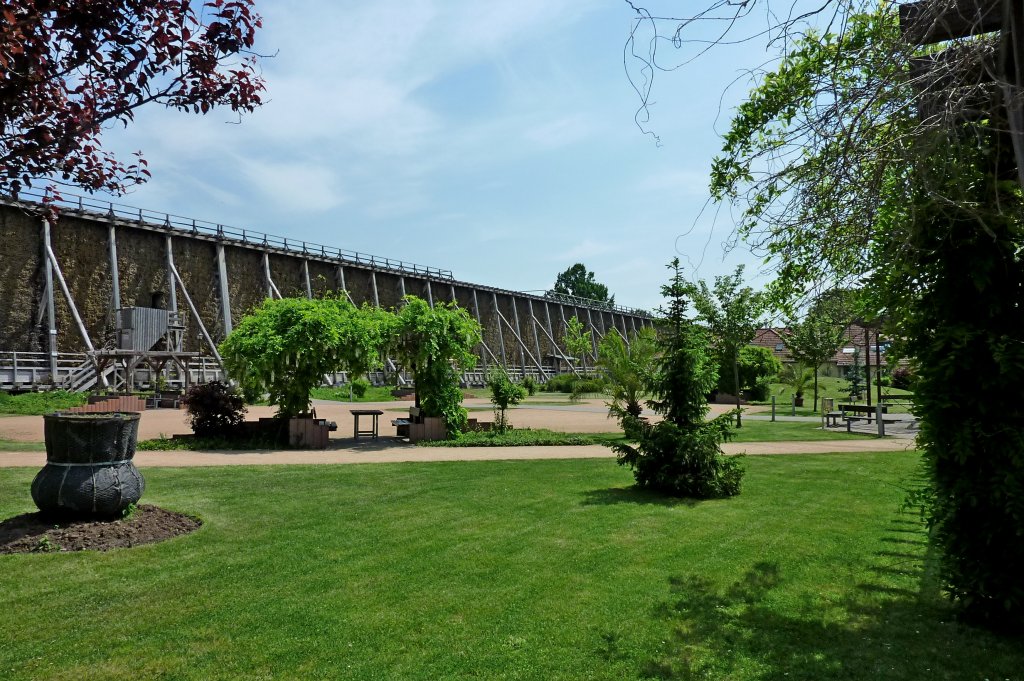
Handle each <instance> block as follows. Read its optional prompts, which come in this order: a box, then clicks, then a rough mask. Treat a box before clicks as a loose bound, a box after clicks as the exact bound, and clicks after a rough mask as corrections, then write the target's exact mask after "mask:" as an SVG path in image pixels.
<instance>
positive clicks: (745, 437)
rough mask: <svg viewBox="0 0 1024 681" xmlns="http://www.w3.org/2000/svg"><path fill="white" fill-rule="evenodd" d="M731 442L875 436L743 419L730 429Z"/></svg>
mask: <svg viewBox="0 0 1024 681" xmlns="http://www.w3.org/2000/svg"><path fill="white" fill-rule="evenodd" d="M732 434H733V438H732V441H733V442H785V441H806V440H863V439H865V438H872V437H877V436H874V435H865V434H862V433H847V432H846V431H832V430H822V429H821V424H820V423H816V422H800V421H774V422H773V421H761V420H756V421H755V420H753V419H743V427H742V428H733V429H732Z"/></svg>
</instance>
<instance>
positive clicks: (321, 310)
mask: <svg viewBox="0 0 1024 681" xmlns="http://www.w3.org/2000/svg"><path fill="white" fill-rule="evenodd" d="M376 338H377V331H376V329H375V328H373V327H372V325H367V324H366V323H365V318H364V317H363V314H362V311H361V310H360V309H359V308H357V307H355V306H354V305H352V303H350V302H348V301H347V300H344V299H341V298H324V299H314V300H309V299H306V298H283V299H280V300H274V299H267V300H264V301H263V303H262V304H261V305H260V306H259V307H257V308H256V309H255V310H254V311H253V313H252V314H249V315H246V316H245V317H244V318H243V319H242V321H241V322H240V323H239V324H238V326H236V327H235V329H234V330H233V331H232V332H231V333H230V334H229V335H228V337H227V338H225V339H224V342H223V343H221V344H220V353H221V357H222V358H223V359H224V368H225V369H226V370H227V373H228V376H230V377H231V378H232V379H233V380H235V381H237V382H238V384H239V386H240V387H241V389H242V393H243V395H244V396H245V398H246V401H248V402H253V401H256V400H258V399H259V398H260V397H262V396H263V395H264V394H267V395H268V396H269V400H270V404H273V405H277V407H278V416H280V417H282V418H292V417H296V416H300V415H302V414H306V413H308V412H309V406H310V395H311V394H312V391H313V389H314V388H316V387H319V386H320V385H321V384H322V383H323V380H324V376H326V375H327V374H330V373H334V372H336V371H342V370H345V369H348V368H349V365H348V362H349V361H351V358H353V357H357V356H358V357H362V355H361V352H362V350H361V349H363V348H365V349H367V352H368V355H369V354H370V349H371V348H372V347H373V344H374V343H375V342H376ZM357 361H358V362H360V364H359V365H358V366H369V365H372V362H369V363H368V364H363V363H362V362H364V361H366V360H364V359H359V360H357Z"/></svg>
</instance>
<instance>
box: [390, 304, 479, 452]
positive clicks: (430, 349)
mask: <svg viewBox="0 0 1024 681" xmlns="http://www.w3.org/2000/svg"><path fill="white" fill-rule="evenodd" d="M402 302H403V305H402V308H401V310H399V311H398V314H397V319H396V322H395V327H394V332H393V340H392V345H393V347H394V348H395V350H396V352H397V353H398V358H399V360H400V361H401V362H402V363H403V364H404V365H405V366H407V367H409V368H410V369H411V370H412V374H413V381H414V383H415V385H416V405H417V406H418V407H420V408H421V409H422V410H423V415H424V416H434V417H440V418H442V419H444V424H445V428H446V429H447V431H448V436H449V437H450V438H451V437H455V436H456V435H457V433H459V432H461V431H462V430H463V429H464V428H465V427H466V422H467V414H466V410H465V409H464V408H463V407H462V390H460V389H459V373H458V371H456V369H458V370H461V371H465V370H467V369H471V368H473V367H474V366H476V359H477V358H476V354H474V352H473V348H475V347H476V346H477V345H479V344H480V342H481V341H482V335H481V330H480V325H479V324H478V323H477V322H476V320H475V319H473V318H472V317H471V316H470V315H469V313H468V312H467V311H466V310H464V309H462V308H460V307H458V306H456V305H455V304H454V303H442V302H435V304H434V306H433V307H431V306H430V305H429V304H428V303H427V301H425V300H422V299H420V298H417V297H416V296H405V297H404V298H403V299H402Z"/></svg>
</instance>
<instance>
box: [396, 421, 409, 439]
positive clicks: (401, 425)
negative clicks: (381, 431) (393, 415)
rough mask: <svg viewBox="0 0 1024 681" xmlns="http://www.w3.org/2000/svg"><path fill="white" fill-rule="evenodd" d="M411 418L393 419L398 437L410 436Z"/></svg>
mask: <svg viewBox="0 0 1024 681" xmlns="http://www.w3.org/2000/svg"><path fill="white" fill-rule="evenodd" d="M411 423H412V421H410V420H409V419H391V425H393V426H394V427H395V431H396V433H397V435H398V437H409V424H411Z"/></svg>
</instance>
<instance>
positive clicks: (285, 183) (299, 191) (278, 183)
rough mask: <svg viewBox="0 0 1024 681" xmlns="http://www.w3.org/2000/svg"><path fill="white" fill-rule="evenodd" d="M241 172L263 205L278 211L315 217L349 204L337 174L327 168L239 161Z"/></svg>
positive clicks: (276, 162)
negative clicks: (309, 214)
mask: <svg viewBox="0 0 1024 681" xmlns="http://www.w3.org/2000/svg"><path fill="white" fill-rule="evenodd" d="M238 168H239V170H241V171H242V173H243V175H244V176H245V177H246V178H247V179H248V180H249V183H250V184H251V185H252V186H253V187H254V188H255V189H257V190H258V192H257V193H258V194H259V195H260V196H261V197H262V199H263V201H266V202H267V203H269V204H272V205H273V206H275V207H276V208H278V209H279V210H288V211H296V212H302V213H309V212H314V213H315V212H322V211H326V210H330V209H331V208H334V207H336V206H338V205H340V204H342V203H344V202H345V201H346V198H345V196H344V194H342V192H341V191H340V190H339V187H338V178H337V176H336V175H335V173H334V171H333V170H332V169H331V168H329V167H327V166H324V165H319V164H315V163H306V162H287V163H286V162H280V161H272V162H268V161H254V160H252V159H239V161H238Z"/></svg>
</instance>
